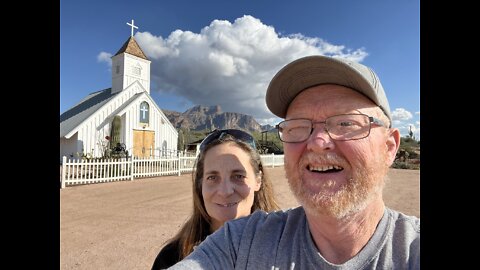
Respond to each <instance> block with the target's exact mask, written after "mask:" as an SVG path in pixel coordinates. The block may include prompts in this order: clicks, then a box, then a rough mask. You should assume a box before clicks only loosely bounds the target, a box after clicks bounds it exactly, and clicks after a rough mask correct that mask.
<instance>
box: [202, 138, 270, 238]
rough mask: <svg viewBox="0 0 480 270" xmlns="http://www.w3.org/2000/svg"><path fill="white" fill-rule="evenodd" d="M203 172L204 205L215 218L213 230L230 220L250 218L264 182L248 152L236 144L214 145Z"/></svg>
mask: <svg viewBox="0 0 480 270" xmlns="http://www.w3.org/2000/svg"><path fill="white" fill-rule="evenodd" d="M203 171H204V173H203V178H202V195H203V202H204V204H205V208H206V210H207V213H208V215H209V216H210V217H211V219H212V228H211V230H212V231H215V230H217V229H218V228H219V227H220V226H222V225H223V223H225V222H226V221H228V220H231V219H236V218H239V217H244V216H248V215H250V210H251V208H252V205H253V199H254V192H255V191H258V190H259V189H260V186H261V181H260V177H258V178H257V177H256V176H255V171H254V169H253V168H252V165H251V164H250V156H249V154H248V153H246V152H245V151H244V150H242V149H241V148H239V147H238V146H236V145H235V144H234V143H223V144H220V145H217V146H214V147H212V148H211V149H209V150H208V152H207V153H206V154H205V160H204V170H203Z"/></svg>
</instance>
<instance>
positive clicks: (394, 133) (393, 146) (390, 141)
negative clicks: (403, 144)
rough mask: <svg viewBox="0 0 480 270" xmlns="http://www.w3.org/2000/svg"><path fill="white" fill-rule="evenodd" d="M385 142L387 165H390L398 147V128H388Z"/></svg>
mask: <svg viewBox="0 0 480 270" xmlns="http://www.w3.org/2000/svg"><path fill="white" fill-rule="evenodd" d="M387 136H388V137H387V140H386V142H385V144H386V149H387V160H386V162H387V165H388V166H389V167H390V166H391V165H392V164H393V162H394V161H395V157H396V155H397V151H398V148H399V147H400V131H399V130H398V128H390V130H389V131H388V135H387Z"/></svg>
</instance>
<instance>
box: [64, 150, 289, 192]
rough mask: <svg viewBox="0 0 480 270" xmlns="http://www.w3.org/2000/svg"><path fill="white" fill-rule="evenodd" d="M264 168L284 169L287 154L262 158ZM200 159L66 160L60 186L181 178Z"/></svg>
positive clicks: (262, 156)
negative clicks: (137, 179) (138, 179)
mask: <svg viewBox="0 0 480 270" xmlns="http://www.w3.org/2000/svg"><path fill="white" fill-rule="evenodd" d="M260 157H261V159H262V163H263V166H265V167H268V166H270V167H272V168H274V167H275V166H283V155H275V154H270V155H261V156H260ZM195 159H196V157H195V156H193V157H184V156H179V157H173V158H147V159H141V158H128V159H126V158H122V159H91V160H75V159H68V160H67V157H66V156H64V157H63V159H62V167H61V172H60V173H61V177H60V184H61V185H60V186H61V188H65V187H67V186H71V185H82V184H92V183H102V182H114V181H125V180H130V181H132V180H133V179H134V178H143V177H154V176H164V175H181V174H182V173H186V172H191V171H192V170H193V166H194V164H195Z"/></svg>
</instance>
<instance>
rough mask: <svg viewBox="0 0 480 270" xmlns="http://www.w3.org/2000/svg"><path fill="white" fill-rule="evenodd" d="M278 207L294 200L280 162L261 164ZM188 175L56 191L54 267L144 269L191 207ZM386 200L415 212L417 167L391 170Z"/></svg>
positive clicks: (64, 269) (417, 204)
mask: <svg viewBox="0 0 480 270" xmlns="http://www.w3.org/2000/svg"><path fill="white" fill-rule="evenodd" d="M267 173H268V175H269V177H270V178H271V179H272V181H273V183H274V188H275V194H276V196H277V198H278V201H279V203H280V206H281V207H282V208H288V207H293V206H296V205H298V204H297V202H296V200H295V198H294V197H293V195H292V194H291V192H290V189H289V187H288V183H287V181H286V179H285V174H284V171H283V167H279V168H269V169H267ZM190 182H191V175H190V174H184V175H182V176H166V177H155V178H144V179H136V180H134V181H122V182H112V183H101V184H93V185H83V186H73V187H67V188H65V189H61V190H60V269H62V270H68V269H128V270H133V269H142V270H143V269H150V268H151V266H152V264H153V261H154V259H155V257H156V255H157V253H158V252H159V250H160V248H161V247H162V245H163V243H164V242H165V241H166V240H167V239H168V238H170V237H171V236H173V234H174V233H175V232H176V231H177V230H178V228H179V227H180V225H181V224H182V223H183V222H184V221H185V219H186V217H187V215H188V214H189V212H190V211H191V209H190V208H191V187H190ZM384 199H385V202H386V205H387V206H389V207H390V208H392V209H395V210H399V211H401V212H403V213H405V214H408V215H414V216H418V217H420V171H418V170H397V169H391V170H390V172H389V180H388V182H387V184H386V187H385V191H384Z"/></svg>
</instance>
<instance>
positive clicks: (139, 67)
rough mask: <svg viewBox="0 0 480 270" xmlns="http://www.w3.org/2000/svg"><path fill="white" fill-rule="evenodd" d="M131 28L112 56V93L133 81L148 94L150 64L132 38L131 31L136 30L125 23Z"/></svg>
mask: <svg viewBox="0 0 480 270" xmlns="http://www.w3.org/2000/svg"><path fill="white" fill-rule="evenodd" d="M127 25H129V26H131V27H132V31H131V34H130V37H129V38H128V40H127V41H126V42H125V43H124V44H123V46H122V47H121V48H120V50H118V52H117V53H116V54H115V55H114V56H112V93H116V92H120V91H122V90H123V89H125V88H127V87H128V86H129V85H131V84H132V83H134V82H135V81H138V82H140V84H141V85H142V86H143V88H145V90H146V91H147V93H148V94H150V63H151V61H150V60H148V58H147V56H145V53H143V51H142V48H140V46H139V45H138V43H137V42H136V41H135V39H134V38H133V29H134V28H136V29H138V27H137V26H135V25H134V21H133V20H132V23H131V24H130V23H127Z"/></svg>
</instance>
